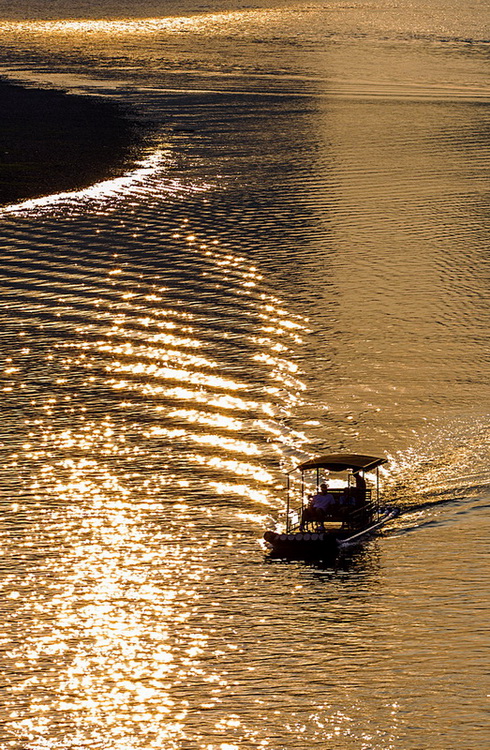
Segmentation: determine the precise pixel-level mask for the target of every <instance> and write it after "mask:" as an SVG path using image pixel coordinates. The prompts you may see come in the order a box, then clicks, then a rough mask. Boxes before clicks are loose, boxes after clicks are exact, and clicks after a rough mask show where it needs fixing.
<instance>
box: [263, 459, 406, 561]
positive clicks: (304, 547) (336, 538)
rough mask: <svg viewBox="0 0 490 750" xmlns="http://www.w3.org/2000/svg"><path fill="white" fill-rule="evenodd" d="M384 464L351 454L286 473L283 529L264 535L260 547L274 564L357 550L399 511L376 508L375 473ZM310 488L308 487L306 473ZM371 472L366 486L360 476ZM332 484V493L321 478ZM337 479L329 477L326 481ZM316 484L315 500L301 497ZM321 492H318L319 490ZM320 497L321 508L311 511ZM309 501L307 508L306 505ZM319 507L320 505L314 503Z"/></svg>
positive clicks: (330, 488) (310, 497)
mask: <svg viewBox="0 0 490 750" xmlns="http://www.w3.org/2000/svg"><path fill="white" fill-rule="evenodd" d="M385 463H387V460H386V459H385V458H378V457H376V456H365V455H360V454H357V453H332V454H328V455H323V456H318V457H316V458H312V459H309V460H308V461H304V462H303V463H301V464H299V465H298V466H296V467H295V468H294V469H292V470H291V471H290V472H288V473H287V475H286V476H287V502H286V528H285V530H284V531H282V532H279V531H277V532H276V531H266V532H265V534H264V539H265V542H266V544H267V546H268V548H269V550H270V556H271V557H274V558H290V559H311V558H315V559H325V558H327V557H332V556H336V555H338V554H339V552H340V551H341V550H342V549H345V548H347V547H350V546H352V545H356V544H360V543H362V542H363V541H365V540H366V539H368V538H369V537H371V536H372V535H373V534H375V533H376V532H377V531H378V530H379V529H381V528H382V527H383V526H384V525H385V524H387V523H388V522H389V521H391V520H392V519H393V518H395V517H396V516H397V515H398V513H399V511H398V509H397V508H394V507H382V506H381V505H380V491H379V467H380V466H382V465H383V464H385ZM297 472H300V473H301V478H300V483H301V486H300V493H299V494H300V506H299V507H293V504H294V498H295V497H296V494H295V492H294V483H295V477H297V476H298V474H297ZM312 472H313V473H314V474H316V476H315V479H316V482H315V483H313V482H312V481H311V478H310V477H311V473H312ZM372 472H375V475H376V479H375V486H374V487H371V486H369V485H368V484H367V482H366V478H365V475H366V474H367V473H372ZM326 473H328V480H329V481H330V480H332V479H334V480H335V486H334V487H326V482H321V478H322V477H325V475H326ZM332 474H333V475H337V476H335V477H332V476H331V475H332ZM315 484H316V494H315V495H314V496H313V497H312V496H311V494H308V493H307V488H308V487H314V486H315ZM320 487H323V489H322V490H320V492H319V488H320ZM322 493H323V496H324V499H325V502H324V503H323V505H324V506H325V507H323V508H318V507H315V502H316V503H317V504H318V498H319V496H320V495H321V494H322ZM312 501H313V502H312ZM320 502H321V501H320Z"/></svg>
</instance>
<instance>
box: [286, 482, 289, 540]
mask: <svg viewBox="0 0 490 750" xmlns="http://www.w3.org/2000/svg"><path fill="white" fill-rule="evenodd" d="M287 477H288V483H287V487H286V534H288V533H289V474H288V475H287Z"/></svg>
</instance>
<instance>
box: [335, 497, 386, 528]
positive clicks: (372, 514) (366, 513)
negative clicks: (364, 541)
mask: <svg viewBox="0 0 490 750" xmlns="http://www.w3.org/2000/svg"><path fill="white" fill-rule="evenodd" d="M378 516H379V506H378V505H377V503H374V502H372V501H369V502H366V503H364V505H362V506H361V507H360V508H356V509H355V510H353V511H351V512H350V513H349V515H348V516H347V517H346V518H345V520H344V523H343V527H344V528H345V529H347V530H356V529H358V528H360V527H362V526H364V525H365V524H366V522H367V521H371V520H373V519H377V517H378Z"/></svg>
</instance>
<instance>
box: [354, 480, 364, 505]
mask: <svg viewBox="0 0 490 750" xmlns="http://www.w3.org/2000/svg"><path fill="white" fill-rule="evenodd" d="M353 477H354V480H355V482H356V486H355V489H354V497H355V499H356V505H357V506H359V505H364V503H365V502H366V480H365V479H364V477H363V476H362V474H360V473H359V472H354V473H353Z"/></svg>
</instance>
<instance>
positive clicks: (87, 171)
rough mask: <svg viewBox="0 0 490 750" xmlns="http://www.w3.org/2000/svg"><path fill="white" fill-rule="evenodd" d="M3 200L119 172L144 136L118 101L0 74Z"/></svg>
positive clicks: (15, 199)
mask: <svg viewBox="0 0 490 750" xmlns="http://www.w3.org/2000/svg"><path fill="white" fill-rule="evenodd" d="M0 112H1V116H0V205H7V204H10V203H17V202H19V201H22V200H25V199H28V198H36V197H39V196H42V195H49V194H51V193H58V192H63V191H66V190H75V189H78V188H83V187H87V186H88V185H92V184H93V183H95V182H99V181H101V180H103V179H107V178H109V177H111V176H116V175H120V174H121V173H122V172H123V171H124V170H125V169H126V168H127V167H128V166H129V164H130V162H131V158H132V156H133V154H134V150H135V147H136V145H137V142H138V140H140V137H139V135H138V133H137V129H136V127H135V125H134V124H133V123H132V122H131V121H130V120H129V118H128V117H127V116H126V114H125V112H124V110H123V109H122V108H121V107H120V106H119V105H118V104H116V103H114V102H112V101H108V100H105V99H102V98H99V97H92V96H76V95H71V94H66V93H63V92H60V91H54V90H51V89H34V88H24V87H23V86H19V85H16V84H11V83H9V82H7V81H5V80H0Z"/></svg>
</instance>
